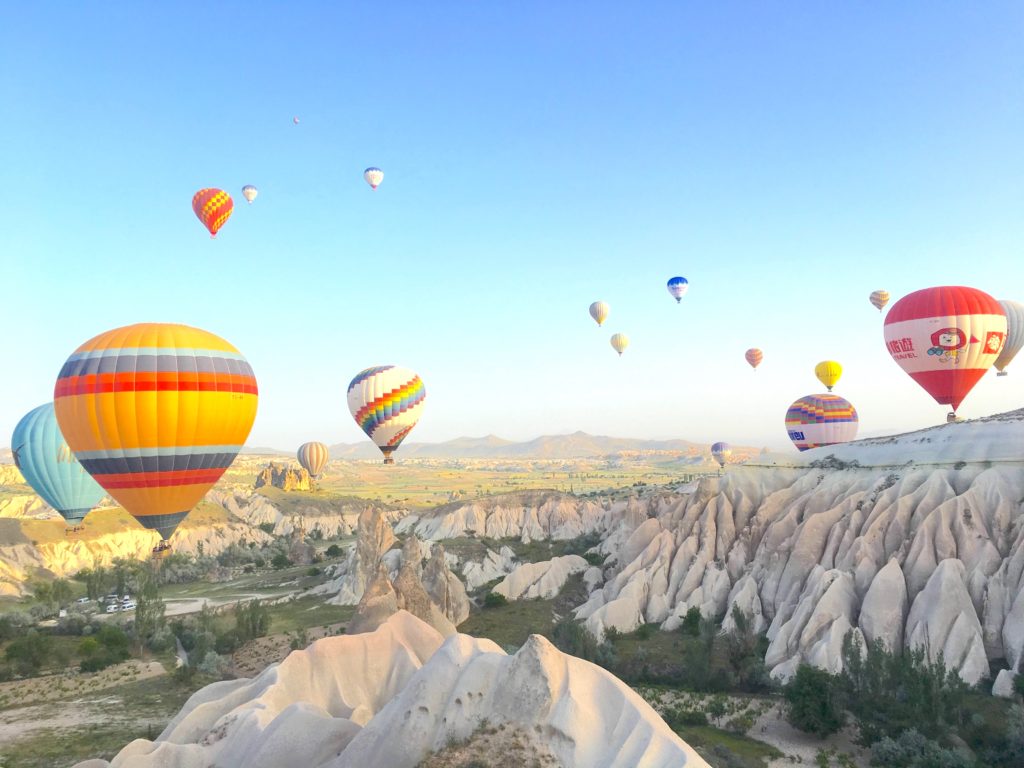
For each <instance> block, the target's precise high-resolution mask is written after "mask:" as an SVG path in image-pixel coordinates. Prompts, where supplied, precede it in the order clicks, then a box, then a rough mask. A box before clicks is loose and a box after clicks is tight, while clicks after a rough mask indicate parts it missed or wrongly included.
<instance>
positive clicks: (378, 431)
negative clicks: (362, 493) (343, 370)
mask: <svg viewBox="0 0 1024 768" xmlns="http://www.w3.org/2000/svg"><path fill="white" fill-rule="evenodd" d="M426 397H427V390H426V388H425V387H424V386H423V382H422V381H421V380H420V377H419V376H417V375H416V374H415V373H413V372H412V371H410V370H409V369H408V368H400V367H399V366H397V365H378V366H375V367H373V368H367V369H366V370H364V371H360V372H359V373H358V374H356V377H355V378H354V379H352V381H351V382H350V383H349V385H348V409H349V411H350V412H351V413H352V418H354V419H355V420H356V424H358V425H359V428H360V429H362V430H363V432H365V433H366V436H367V437H369V438H370V439H371V440H373V443H374V445H376V446H377V447H378V448H380V451H381V453H383V454H384V463H385V464H394V463H395V460H394V459H393V458H392V457H391V454H392V453H393V452H394V451H395V450H396V449H397V448H398V446H399V445H401V444H402V441H403V440H404V439H405V437H406V435H408V434H409V432H411V431H412V428H413V427H415V426H416V422H417V421H419V419H420V416H421V415H422V413H423V401H424V400H425V399H426Z"/></svg>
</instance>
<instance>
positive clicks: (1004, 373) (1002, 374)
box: [996, 371, 1007, 376]
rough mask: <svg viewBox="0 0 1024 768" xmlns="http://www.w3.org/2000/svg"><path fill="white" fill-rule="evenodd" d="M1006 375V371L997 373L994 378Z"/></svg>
mask: <svg viewBox="0 0 1024 768" xmlns="http://www.w3.org/2000/svg"><path fill="white" fill-rule="evenodd" d="M1006 375H1007V374H1006V371H999V372H998V373H996V376H1006Z"/></svg>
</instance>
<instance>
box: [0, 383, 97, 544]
mask: <svg viewBox="0 0 1024 768" xmlns="http://www.w3.org/2000/svg"><path fill="white" fill-rule="evenodd" d="M11 451H12V452H13V453H14V463H15V465H17V467H18V469H20V470H21V474H22V475H23V476H24V478H25V482H26V483H28V484H29V485H31V486H32V490H34V491H35V492H36V493H38V494H39V495H40V496H41V497H42V499H43V501H45V502H46V503H47V504H49V505H50V506H51V507H53V508H54V509H55V510H57V511H58V512H60V515H61V517H63V518H64V519H65V520H67V521H68V522H69V523H76V524H77V523H79V522H81V520H82V518H84V517H85V516H86V514H88V512H89V510H90V509H92V508H93V507H95V506H96V505H97V504H99V503H100V500H101V499H102V498H103V496H104V495H105V494H104V492H103V489H102V488H100V486H99V485H98V484H97V483H96V481H95V480H93V479H92V476H90V475H89V473H88V472H86V471H85V470H84V469H83V468H82V465H81V464H79V463H78V459H76V458H75V454H73V453H72V452H71V449H70V448H69V447H68V444H67V443H66V442H65V441H64V436H63V435H62V434H61V432H60V427H59V426H58V424H57V416H56V414H55V413H54V410H53V403H47V404H46V405H40V406H39V407H38V408H34V409H33V410H31V411H29V412H28V413H27V414H25V416H24V417H22V419H21V421H19V422H18V426H16V427H15V428H14V434H13V435H12V436H11Z"/></svg>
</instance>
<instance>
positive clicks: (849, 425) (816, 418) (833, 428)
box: [786, 395, 859, 451]
mask: <svg viewBox="0 0 1024 768" xmlns="http://www.w3.org/2000/svg"><path fill="white" fill-rule="evenodd" d="M858 424H859V419H858V418H857V409H856V408H854V407H853V405H852V404H851V403H850V402H849V401H848V400H845V399H843V398H841V397H840V396H839V395H807V396H806V397H801V398H800V399H799V400H797V401H796V402H795V403H793V404H792V405H791V406H789V410H788V411H786V431H787V432H788V433H789V439H790V440H792V441H793V445H795V446H796V447H797V448H799V449H800V450H801V451H806V450H809V449H811V448H820V447H821V446H823V445H835V444H836V443H848V442H849V441H851V440H853V439H854V438H855V437H857V427H858Z"/></svg>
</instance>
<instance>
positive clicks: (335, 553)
mask: <svg viewBox="0 0 1024 768" xmlns="http://www.w3.org/2000/svg"><path fill="white" fill-rule="evenodd" d="M341 552H342V550H341V547H339V546H338V545H337V544H331V546H329V547H328V548H327V551H326V552H324V554H325V555H326V556H327V557H341Z"/></svg>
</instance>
